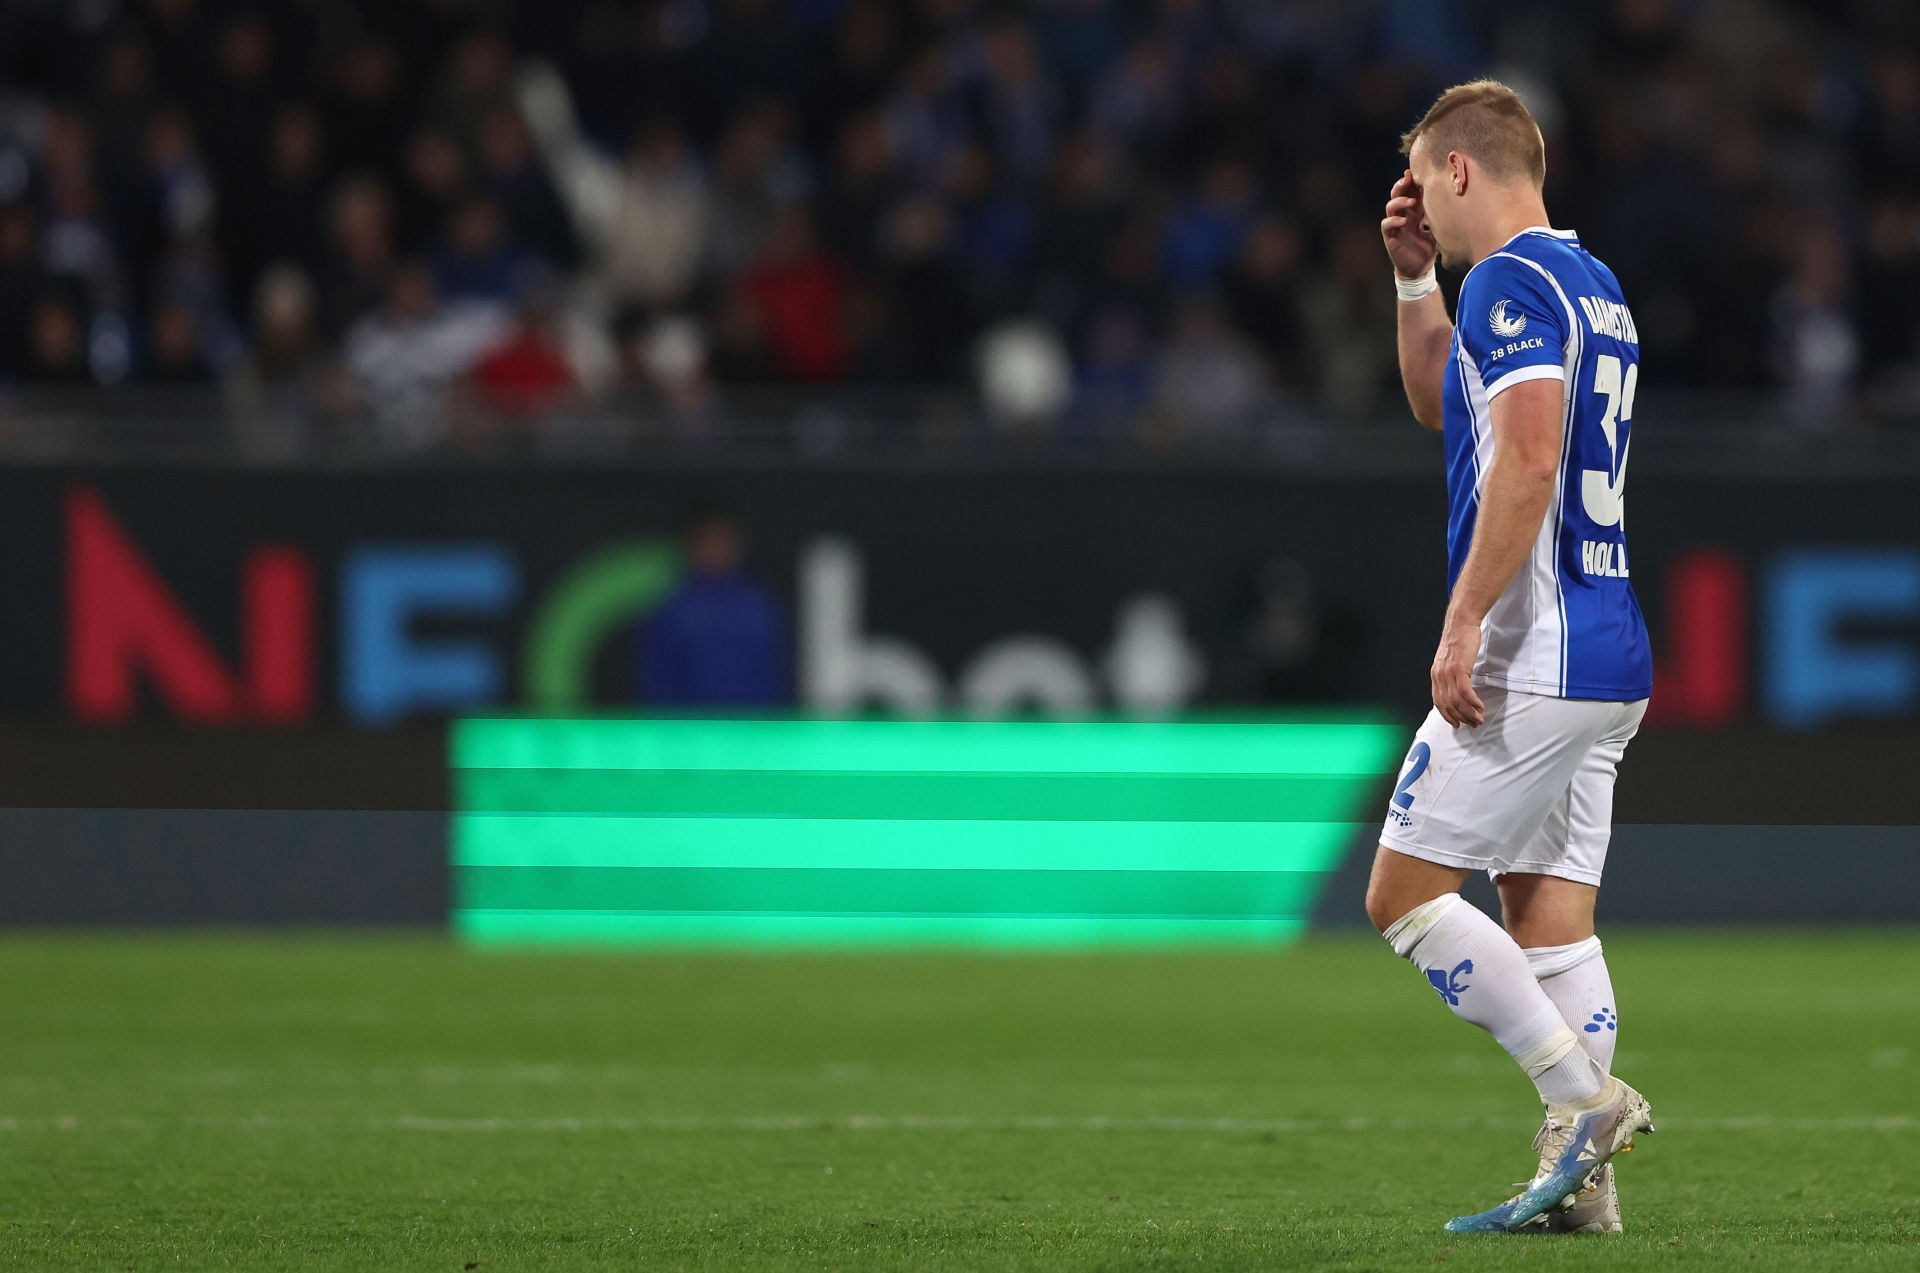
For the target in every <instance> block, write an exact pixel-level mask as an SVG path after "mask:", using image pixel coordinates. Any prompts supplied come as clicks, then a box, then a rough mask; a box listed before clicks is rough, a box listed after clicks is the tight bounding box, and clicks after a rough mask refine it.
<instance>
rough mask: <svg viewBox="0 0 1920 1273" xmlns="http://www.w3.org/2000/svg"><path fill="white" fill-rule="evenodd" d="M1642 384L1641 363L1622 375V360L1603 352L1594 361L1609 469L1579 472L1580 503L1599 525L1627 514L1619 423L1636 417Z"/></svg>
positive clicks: (1616, 521) (1614, 522) (1615, 521)
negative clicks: (1635, 397)
mask: <svg viewBox="0 0 1920 1273" xmlns="http://www.w3.org/2000/svg"><path fill="white" fill-rule="evenodd" d="M1639 383H1640V364H1639V363H1634V364H1633V365H1632V366H1630V367H1628V368H1627V369H1626V374H1625V375H1622V374H1621V370H1620V360H1619V359H1618V358H1616V357H1615V356H1614V355H1612V354H1601V355H1600V356H1599V357H1597V358H1595V359H1594V362H1593V391H1594V392H1595V393H1597V394H1601V395H1603V396H1604V397H1605V398H1606V400H1607V413H1606V415H1604V416H1602V417H1601V418H1600V430H1601V432H1603V433H1605V434H1606V435H1607V450H1608V452H1609V453H1610V459H1609V461H1608V463H1609V465H1610V471H1608V472H1605V473H1602V472H1601V471H1600V470H1599V469H1586V470H1585V471H1583V472H1582V473H1581V474H1580V502H1581V503H1582V504H1584V505H1585V506H1586V509H1587V516H1588V517H1590V518H1592V519H1593V524H1594V525H1596V526H1618V525H1619V524H1620V521H1621V518H1622V517H1624V516H1625V515H1626V508H1625V501H1626V497H1627V450H1628V449H1629V448H1631V447H1632V446H1633V439H1632V438H1628V439H1627V446H1626V447H1622V446H1620V444H1619V433H1620V426H1621V425H1623V424H1626V423H1628V422H1629V421H1631V420H1632V419H1633V390H1634V386H1635V385H1638V384H1639Z"/></svg>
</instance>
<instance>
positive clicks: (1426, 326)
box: [1398, 292, 1453, 432]
mask: <svg viewBox="0 0 1920 1273" xmlns="http://www.w3.org/2000/svg"><path fill="white" fill-rule="evenodd" d="M1398 305H1399V311H1400V316H1399V329H1400V335H1399V348H1400V383H1401V384H1402V385H1404V386H1405V387H1406V390H1407V405H1408V406H1409V407H1411V408H1412V409H1413V418H1414V419H1416V420H1418V421H1419V422H1420V423H1421V424H1422V425H1424V426H1426V427H1427V428H1429V429H1433V430H1435V431H1436V432H1437V431H1438V430H1439V429H1440V426H1441V406H1440V399H1441V389H1442V386H1443V385H1444V384H1445V383H1446V380H1445V377H1446V368H1447V356H1448V350H1449V349H1450V348H1451V346H1452V344H1453V322H1452V320H1451V319H1449V318H1448V317H1447V304H1446V302H1445V301H1443V300H1442V299H1440V293H1438V292H1434V293H1431V294H1430V295H1427V296H1423V297H1421V298H1420V299H1419V300H1417V301H1400V302H1398Z"/></svg>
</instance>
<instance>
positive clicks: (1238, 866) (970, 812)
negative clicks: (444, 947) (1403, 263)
mask: <svg viewBox="0 0 1920 1273" xmlns="http://www.w3.org/2000/svg"><path fill="white" fill-rule="evenodd" d="M1401 741H1402V737H1401V729H1400V727H1399V726H1398V725H1396V724H1394V723H1393V722H1391V721H1388V720H1386V719H1383V718H1380V717H1375V716H1368V715H1358V714H1354V715H1348V714H1341V713H1321V714H1316V715H1312V716H1306V717H1287V718H1275V719H1272V720H1265V721H1262V720H1247V719H1236V720H1233V721H1221V722H1213V721H1184V722H1129V721H1097V722H1087V721H1082V722H1071V723H1054V722H1042V721H1020V722H980V721H875V720H863V721H825V720H806V719H780V720H738V719H734V720H690V719H678V718H676V719H662V720H616V719H585V720H581V719H566V720H549V719H511V718H506V719H477V720H467V721H461V722H459V723H458V724H457V725H456V726H455V727H454V731H453V739H452V762H453V782H454V800H455V811H456V812H455V818H454V827H453V861H452V866H453V882H454V923H455V926H456V928H457V930H458V931H459V932H460V933H461V934H462V935H463V936H464V937H466V938H467V939H468V940H470V941H474V942H478V943H533V942H548V943H553V942H559V943H592V944H621V945H635V946H715V947H762V946H873V945H887V946H913V945H927V946H956V945H958V946H993V947H1009V946H1013V947H1019V946H1031V947H1036V948H1038V947H1055V948H1058V947H1083V946H1098V945H1135V946H1138V945H1193V944H1234V945H1246V944H1273V943H1276V942H1281V941H1285V940H1287V939H1289V938H1291V937H1292V936H1294V935H1296V934H1297V933H1298V932H1299V931H1300V930H1301V929H1302V928H1303V927H1304V925H1305V922H1306V919H1307V917H1308V916H1309V915H1310V914H1311V913H1312V910H1313V907H1314V904H1315V903H1316V902H1317V901H1318V899H1319V896H1320V893H1321V890H1322V888H1323V887H1324V885H1325V881H1326V879H1327V877H1328V876H1329V875H1330V874H1331V873H1332V872H1333V871H1334V870H1336V869H1337V868H1338V867H1339V865H1340V862H1341V860H1342V859H1343V858H1344V856H1345V855H1346V853H1347V851H1348V850H1349V849H1350V848H1351V846H1352V845H1353V843H1354V842H1355V840H1356V837H1358V836H1359V835H1361V834H1362V833H1363V832H1365V831H1367V830H1368V829H1369V827H1370V824H1371V819H1370V818H1369V817H1368V816H1367V815H1368V814H1369V812H1370V806H1371V803H1372V802H1373V801H1374V800H1376V799H1377V798H1378V796H1379V793H1380V781H1381V779H1382V778H1383V777H1384V776H1385V775H1386V773H1387V772H1388V770H1389V769H1390V768H1391V766H1392V764H1393V761H1394V760H1395V759H1396V758H1397V754H1398V747H1399V745H1400V743H1401Z"/></svg>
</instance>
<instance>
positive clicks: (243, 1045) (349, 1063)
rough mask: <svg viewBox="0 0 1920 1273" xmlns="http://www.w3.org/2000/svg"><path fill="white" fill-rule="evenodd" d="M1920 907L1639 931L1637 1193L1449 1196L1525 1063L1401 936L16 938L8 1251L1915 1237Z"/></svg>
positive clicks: (169, 1260) (1606, 1244)
mask: <svg viewBox="0 0 1920 1273" xmlns="http://www.w3.org/2000/svg"><path fill="white" fill-rule="evenodd" d="M1917 949H1920V933H1915V932H1910V931H1909V932H1899V931H1882V932H1867V933H1858V932H1853V933H1843V932H1777V933H1776V932H1768V933H1734V932H1704V931H1703V932H1695V933H1670V932H1644V933H1636V932H1617V933H1614V934H1611V935H1610V944H1609V951H1610V956H1611V958H1612V961H1613V966H1614V970H1615V974H1616V978H1617V981H1618V984H1619V986H1620V988H1621V997H1622V1005H1621V1007H1622V1030H1623V1033H1622V1035H1621V1051H1620V1061H1619V1065H1618V1068H1619V1070H1620V1072H1621V1073H1622V1074H1623V1075H1626V1076H1627V1077H1629V1078H1630V1079H1631V1080H1632V1081H1634V1082H1635V1083H1636V1084H1638V1085H1640V1086H1641V1087H1643V1089H1644V1090H1645V1091H1646V1092H1647V1093H1648V1094H1649V1096H1650V1097H1651V1098H1652V1100H1653V1103H1654V1107H1655V1110H1656V1112H1657V1115H1658V1117H1659V1121H1660V1123H1661V1124H1662V1127H1661V1133H1660V1134H1659V1135H1658V1136H1655V1137H1651V1138H1647V1139H1644V1140H1643V1141H1642V1142H1641V1144H1640V1145H1639V1147H1638V1148H1637V1149H1636V1151H1635V1152H1634V1153H1633V1155H1632V1156H1631V1157H1629V1158H1626V1159H1623V1160H1622V1167H1621V1172H1620V1180H1621V1193H1622V1197H1623V1200H1624V1204H1625V1208H1626V1212H1627V1223H1628V1227H1629V1232H1628V1233H1627V1234H1625V1235H1623V1236H1621V1237H1619V1238H1499V1237H1497V1238H1452V1237H1448V1236H1446V1235H1444V1234H1442V1233H1441V1232H1440V1225H1441V1223H1442V1222H1444V1221H1445V1220H1446V1219H1447V1218H1448V1217H1449V1216H1452V1215H1454V1214H1456V1213H1460V1212H1465V1211H1472V1210H1478V1209H1480V1208H1482V1207H1485V1206H1488V1205H1490V1204H1492V1203H1494V1202H1497V1201H1499V1200H1501V1199H1502V1198H1504V1197H1506V1196H1507V1194H1508V1193H1509V1192H1510V1190H1509V1189H1508V1188H1507V1185H1508V1182H1509V1181H1513V1180H1516V1179H1519V1178H1520V1177H1521V1176H1522V1175H1524V1174H1525V1173H1526V1171H1527V1170H1528V1167H1529V1160H1528V1153H1527V1142H1528V1140H1529V1137H1530V1135H1531V1133H1532V1131H1533V1127H1534V1124H1535V1121H1536V1117H1535V1108H1536V1107H1534V1106H1533V1105H1532V1104H1531V1094H1530V1091H1529V1089H1528V1088H1527V1086H1526V1083H1525V1081H1524V1080H1523V1079H1522V1078H1521V1077H1520V1076H1519V1075H1518V1073H1517V1072H1516V1071H1515V1070H1514V1069H1513V1067H1512V1065H1511V1063H1510V1062H1508V1061H1507V1060H1506V1058H1505V1057H1504V1056H1502V1055H1501V1054H1500V1053H1499V1051H1498V1050H1497V1049H1496V1048H1495V1047H1494V1045H1493V1044H1492V1042H1491V1041H1489V1040H1488V1039H1486V1038H1485V1037H1484V1036H1482V1035H1480V1034H1479V1033H1477V1032H1476V1031H1474V1030H1472V1029H1471V1028H1469V1027H1467V1026H1465V1025H1462V1024H1460V1023H1459V1022H1457V1021H1455V1020H1453V1019H1452V1018H1451V1016H1450V1015H1449V1014H1448V1013H1447V1012H1446V1011H1445V1010H1444V1008H1443V1007H1442V1005H1441V1004H1439V1003H1438V1002H1437V1001H1436V999H1435V997H1434V995H1433V993H1432V991H1431V990H1430V989H1428V988H1427V986H1426V985H1425V984H1424V983H1423V982H1422V981H1421V980H1420V978H1419V977H1418V976H1417V975H1416V974H1415V973H1414V972H1413V971H1412V970H1411V969H1409V968H1407V967H1406V966H1405V965H1403V964H1401V963H1399V962H1398V961H1396V960H1395V959H1394V958H1393V957H1392V956H1391V955H1390V954H1389V953H1388V952H1387V951H1386V950H1385V949H1384V947H1383V946H1381V944H1380V943H1379V942H1377V941H1376V940H1372V939H1369V938H1363V937H1359V936H1354V937H1345V936H1336V937H1328V938H1322V939H1314V940H1311V941H1309V942H1307V943H1305V944H1303V945H1300V946H1298V947H1295V948H1294V949H1291V950H1288V951H1284V952H1274V953H1270V954H1232V955H1219V954H1181V955H1170V954H1169V955H1152V956H1149V955H1143V954H1127V955H1100V956H1049V957H1013V956H1000V957H994V956H983V957H958V956H953V955H939V956H934V955H889V956H882V955H859V956H846V957H840V956H783V957H777V958H776V957H755V958H747V957H731V956H674V957H657V956H633V955H625V956H623V955H606V954H597V955H591V956H587V955H558V954H540V955H507V954H491V953H488V954H476V953H470V952H465V951H462V950H460V949H458V948H456V947H454V946H453V945H451V944H450V943H447V942H445V941H443V940H440V939H438V938H431V937H424V936H422V937H411V938H393V937H368V936H337V937H324V936H307V937H280V936H190V935H182V936H151V935H107V936H99V935H47V934H25V935H20V934H16V935H12V936H6V937H0V970H4V994H3V995H0V1002H3V1003H4V1004H5V1005H6V1012H5V1017H4V1020H3V1021H0V1029H3V1030H4V1035H3V1036H0V1040H3V1041H0V1267H6V1268H30V1269H39V1268H84V1269H161V1268H191V1269H209V1268H229V1267H231V1268H286V1269H301V1270H309V1269H336V1268H338V1269H367V1268H419V1269H450V1270H466V1269H475V1268H478V1269H480V1270H502V1271H505V1270H517V1269H542V1268H582V1267H605V1268H635V1267H644V1268H691V1269H725V1268H808V1269H820V1268H838V1269H873V1268H892V1269H916V1270H917V1269H966V1270H975V1269H1016V1268H1017V1269H1056V1268H1058V1269H1175V1268H1218V1269H1253V1268H1289V1269H1294V1268H1308V1267H1313V1268H1328V1269H1350V1270H1359V1269H1372V1270H1382V1271H1385V1273H1405V1271H1407V1270H1416V1269H1438V1268H1446V1269H1472V1270H1480V1269H1515V1268H1523V1267H1524V1268H1528V1269H1551V1270H1561V1269H1615V1268H1634V1269H1656V1268H1657V1269H1661V1270H1672V1269H1679V1270H1687V1269H1750V1270H1775V1269H1809V1270H1849V1269H1889V1270H1891V1269H1901V1270H1912V1269H1914V1268H1916V1267H1920V953H1916V952H1917Z"/></svg>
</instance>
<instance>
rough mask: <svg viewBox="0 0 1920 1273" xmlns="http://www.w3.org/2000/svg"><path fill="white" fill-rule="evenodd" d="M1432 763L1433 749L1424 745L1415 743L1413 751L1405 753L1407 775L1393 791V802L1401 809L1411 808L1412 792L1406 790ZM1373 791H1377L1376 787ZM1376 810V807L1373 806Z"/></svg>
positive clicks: (1418, 779)
mask: <svg viewBox="0 0 1920 1273" xmlns="http://www.w3.org/2000/svg"><path fill="white" fill-rule="evenodd" d="M1432 762H1433V748H1431V747H1429V746H1427V745H1426V744H1425V743H1415V744H1414V745H1413V750H1412V751H1410V752H1408V753H1407V773H1406V776H1405V777H1404V778H1402V779H1401V780H1400V785H1399V786H1397V787H1395V788H1394V789H1393V802H1394V803H1395V804H1397V805H1399V806H1400V807H1401V808H1402V809H1411V808H1413V792H1411V791H1409V790H1407V788H1409V787H1411V786H1412V785H1413V784H1414V783H1416V782H1419V781H1420V775H1421V774H1423V773H1425V772H1427V766H1428V765H1429V764H1431V763H1432ZM1374 790H1376V791H1378V790H1379V788H1378V787H1376V788H1374ZM1375 807H1376V808H1377V807H1378V806H1375Z"/></svg>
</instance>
